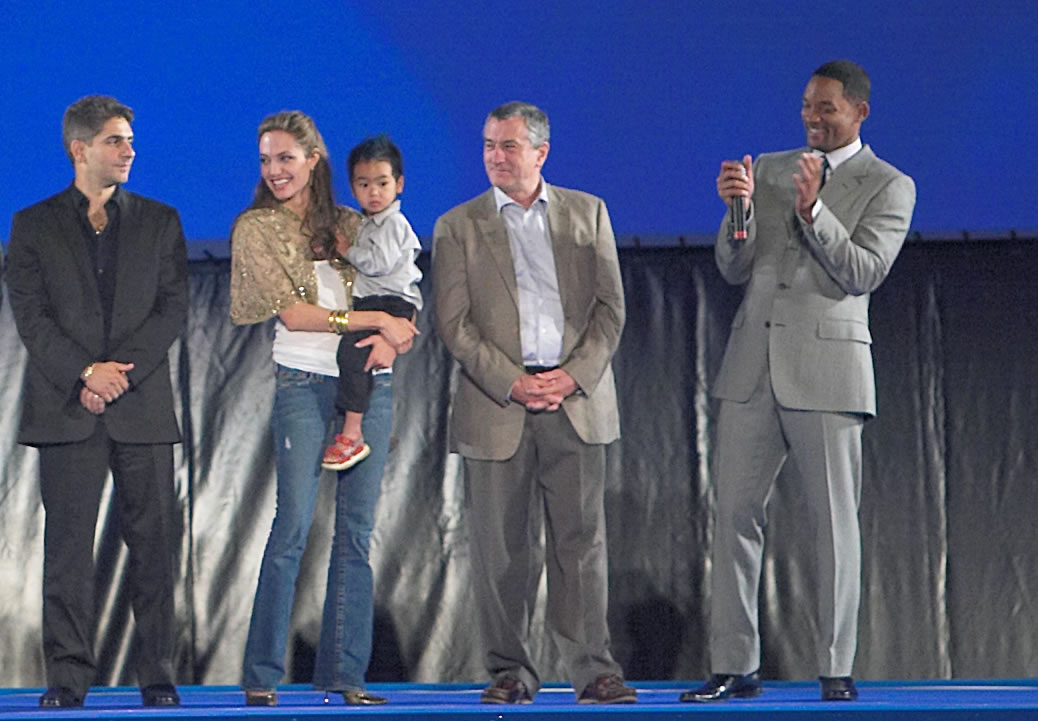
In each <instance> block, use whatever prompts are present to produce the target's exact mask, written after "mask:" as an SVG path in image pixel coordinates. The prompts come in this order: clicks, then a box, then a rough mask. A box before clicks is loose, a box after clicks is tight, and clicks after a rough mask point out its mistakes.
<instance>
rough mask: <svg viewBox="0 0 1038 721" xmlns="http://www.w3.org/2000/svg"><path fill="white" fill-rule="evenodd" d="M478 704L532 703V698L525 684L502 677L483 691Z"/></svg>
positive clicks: (509, 677)
mask: <svg viewBox="0 0 1038 721" xmlns="http://www.w3.org/2000/svg"><path fill="white" fill-rule="evenodd" d="M479 702H480V703H495V704H512V703H533V696H531V695H530V691H529V689H527V688H526V684H525V683H523V682H522V681H520V680H519V679H517V678H513V677H511V676H502V677H501V678H499V679H497V680H496V681H494V683H492V684H490V685H489V686H487V687H486V688H485V689H483V694H482V695H481V696H480V697H479Z"/></svg>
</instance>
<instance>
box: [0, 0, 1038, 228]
mask: <svg viewBox="0 0 1038 721" xmlns="http://www.w3.org/2000/svg"><path fill="white" fill-rule="evenodd" d="M5 7H6V8H8V19H9V22H7V23H5V27H4V28H3V29H2V30H0V46H2V51H0V52H2V53H3V66H4V68H5V70H4V71H3V77H4V83H5V85H6V86H7V87H6V88H5V92H3V93H2V95H0V103H2V105H3V118H4V121H5V127H6V128H7V130H8V132H7V133H6V140H7V143H6V146H7V147H6V152H5V153H4V159H5V160H6V163H5V170H6V171H7V172H6V175H7V183H6V184H5V185H6V187H5V190H4V192H3V193H2V194H0V236H2V237H3V238H6V237H7V232H8V230H9V228H10V220H11V215H12V214H13V213H14V212H15V211H16V210H18V209H19V208H22V207H24V206H26V205H29V204H31V203H33V202H36V201H38V200H40V199H42V198H44V197H46V196H48V195H51V194H53V193H55V192H57V191H59V190H60V189H61V188H63V187H64V186H65V185H66V184H67V183H68V182H69V181H70V180H71V175H72V173H71V167H70V166H69V164H68V161H67V159H66V158H65V155H64V151H63V149H62V147H61V135H60V133H61V127H60V121H61V115H62V112H63V111H64V109H65V107H66V106H67V105H68V104H69V103H70V102H72V101H74V100H75V99H77V98H78V97H81V96H83V95H86V94H89V93H105V94H111V95H114V96H116V97H117V98H119V99H120V100H122V101H123V102H125V103H127V104H128V105H130V106H132V107H133V108H134V111H135V112H136V121H135V123H134V132H135V134H136V142H135V145H136V148H137V153H138V155H137V159H136V160H135V162H134V167H133V172H132V176H131V179H130V183H129V184H128V187H129V188H130V189H132V190H134V191H136V192H139V193H143V194H145V195H149V196H152V197H156V198H158V199H160V200H163V201H164V202H167V203H170V204H172V205H174V206H176V207H177V208H178V209H179V210H180V213H181V218H182V221H183V224H184V228H185V232H186V234H187V236H188V238H189V239H190V240H191V241H192V242H193V243H196V244H197V243H202V242H204V241H225V240H226V238H227V235H228V231H229V228H230V225H231V222H232V221H233V219H234V216H235V215H236V214H237V213H238V212H239V211H240V210H241V209H242V208H244V207H245V206H246V205H247V204H248V202H249V199H250V197H251V192H252V188H253V187H254V185H255V183H256V180H257V178H258V170H257V162H256V159H257V150H256V137H255V129H256V126H257V125H258V123H259V121H260V120H261V119H262V118H263V117H264V116H265V115H267V114H268V113H270V112H274V111H277V110H281V109H288V108H299V109H302V110H304V111H306V112H307V113H309V114H310V115H312V116H313V117H314V118H315V120H316V121H317V124H318V127H319V128H320V130H321V132H322V134H323V135H324V137H325V140H326V141H327V144H328V146H329V149H330V151H331V154H332V160H333V167H334V169H335V172H336V183H337V189H338V194H339V196H340V198H341V199H342V200H343V202H352V198H351V197H350V194H349V188H348V183H347V182H346V176H345V169H344V160H345V156H346V154H347V152H348V151H349V149H350V147H352V146H353V145H354V144H355V143H356V142H358V141H359V140H360V139H362V138H363V137H364V136H366V135H370V134H373V133H377V132H386V133H388V134H389V135H391V136H392V137H393V138H394V140H395V141H396V142H397V143H398V145H400V147H401V149H402V150H403V153H404V159H405V175H406V178H407V184H406V191H405V193H404V196H403V198H402V200H403V209H404V212H405V213H406V214H407V216H408V217H409V219H410V220H411V222H412V225H414V227H415V230H416V231H417V232H418V234H419V235H420V236H422V237H423V241H424V242H425V243H426V244H428V240H429V236H430V235H431V233H432V228H433V223H434V222H435V220H436V217H437V216H438V215H440V214H441V213H443V212H445V211H446V210H448V209H449V208H451V207H452V206H454V205H456V204H458V203H460V202H462V201H464V200H467V199H468V198H470V197H472V196H474V195H476V194H478V193H480V192H482V191H483V190H485V189H486V187H487V180H486V176H485V174H484V172H483V168H482V159H481V148H480V140H481V137H480V134H481V130H482V123H483V119H484V117H485V116H486V113H487V112H488V111H489V110H490V109H491V108H493V107H494V106H496V105H498V104H500V103H502V102H504V101H507V100H513V99H522V100H528V101H531V102H534V103H536V104H537V105H539V106H541V107H542V108H543V109H544V110H545V111H546V112H547V113H548V115H549V117H550V119H551V123H552V141H551V142H552V145H551V153H550V156H549V158H548V161H547V164H546V166H545V177H546V178H547V179H548V181H549V182H552V183H555V184H558V185H564V186H570V187H578V188H580V189H583V190H587V191H589V192H592V193H595V194H597V195H600V196H602V197H603V198H605V200H606V202H607V204H608V206H609V209H610V213H611V216H612V219H613V224H614V228H615V230H616V232H617V233H618V235H621V236H624V237H628V238H629V237H630V236H633V235H637V236H639V238H641V239H642V241H643V242H646V243H654V242H673V240H674V237H675V236H678V235H684V236H688V237H689V238H690V239H691V240H693V242H695V240H696V238H700V239H702V238H705V237H707V236H709V235H711V234H712V233H713V231H714V229H715V228H716V227H717V224H718V222H719V220H720V218H721V216H722V214H723V207H722V205H721V202H720V201H719V200H718V198H717V196H716V193H715V188H714V178H715V176H716V174H717V169H718V165H719V163H720V161H721V160H722V159H724V158H735V157H741V156H742V155H743V154H744V153H750V154H752V155H756V154H758V153H761V152H766V151H771V150H781V149H785V148H791V147H797V146H799V145H801V144H802V142H803V132H802V128H801V125H800V116H799V105H800V97H801V94H802V91H803V88H804V85H805V84H806V82H807V79H808V77H809V75H810V73H811V71H812V70H813V69H814V68H815V67H817V66H818V65H820V64H821V63H822V62H824V61H826V60H830V59H833V58H839V57H847V58H851V59H854V60H856V61H857V62H860V63H861V64H862V65H863V66H864V67H865V68H866V69H867V70H868V71H869V74H870V75H871V77H872V82H873V94H872V101H871V106H872V115H871V117H870V118H869V119H868V120H867V121H866V122H865V125H864V126H863V129H862V137H863V139H864V140H865V142H867V143H870V144H871V145H872V147H873V149H874V150H875V151H876V152H877V154H878V155H880V156H881V157H883V158H884V159H886V160H888V161H890V162H892V163H893V164H895V165H897V166H898V167H899V168H901V169H902V170H904V171H905V172H907V173H909V174H910V175H912V176H913V177H914V178H915V180H916V183H917V186H918V193H919V199H918V204H917V206H916V213H915V217H914V220H913V230H915V231H918V232H920V233H921V234H923V235H924V236H926V235H933V236H956V237H957V236H959V235H961V233H962V232H963V231H968V232H969V233H970V234H971V235H985V234H991V235H998V234H1005V233H1007V232H1008V231H1013V230H1015V231H1018V232H1027V231H1032V230H1034V229H1036V228H1038V202H1036V199H1038V180H1036V174H1035V172H1034V170H1035V167H1036V166H1038V149H1036V147H1038V143H1036V137H1035V136H1036V132H1035V130H1036V122H1035V118H1036V117H1038V59H1036V58H1038V20H1036V19H1035V17H1036V15H1038V13H1036V12H1035V10H1034V9H1033V6H1031V5H1030V4H1028V3H1025V2H1022V1H1019V2H997V1H996V2H991V3H975V2H967V1H966V0H948V1H947V2H943V3H935V2H931V1H930V0H903V1H902V2H892V1H888V0H878V1H877V2H872V3H859V4H851V3H840V2H836V3H833V2H829V3H822V2H808V1H806V0H786V1H784V2H776V1H771V0H763V1H762V2H748V3H747V2H743V3H730V2H710V3H707V2H696V1H694V0H638V1H628V0H597V1H595V2H590V1H587V0H569V1H568V2H563V3H545V4H536V3H526V4H520V3H514V2H513V3H506V2H501V1H500V0H486V1H482V2H475V1H472V2H460V1H458V0H440V1H437V2H426V1H425V0H416V1H414V2H408V1H405V2H397V3H390V2H332V1H331V0H313V1H307V2H299V3H277V2H272V1H271V0H249V1H248V2H245V1H244V0H222V1H221V2H219V3H196V2H185V3H144V4H140V5H135V4H127V3H117V2H114V1H111V0H97V1H96V2H90V3H83V2H82V1H81V0H79V1H77V2H72V1H71V0H53V1H49V2H48V1H46V0H42V1H40V2H35V3H29V2H23V1H22V0H14V2H8V3H5Z"/></svg>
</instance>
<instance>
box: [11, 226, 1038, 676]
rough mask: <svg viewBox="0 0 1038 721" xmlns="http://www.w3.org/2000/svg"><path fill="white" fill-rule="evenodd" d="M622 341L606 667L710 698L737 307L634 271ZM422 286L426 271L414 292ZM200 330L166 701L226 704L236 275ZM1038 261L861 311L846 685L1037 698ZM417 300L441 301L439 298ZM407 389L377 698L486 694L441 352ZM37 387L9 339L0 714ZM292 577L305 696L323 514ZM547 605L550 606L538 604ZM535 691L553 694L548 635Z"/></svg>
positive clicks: (193, 344)
mask: <svg viewBox="0 0 1038 721" xmlns="http://www.w3.org/2000/svg"><path fill="white" fill-rule="evenodd" d="M620 259H621V264H622V268H623V276H624V283H625V288H626V291H627V299H628V321H627V328H626V330H625V331H624V335H623V339H622V342H621V346H620V350H619V352H618V353H617V356H616V359H615V369H616V374H617V381H618V384H619V390H620V403H621V411H622V417H623V434H624V435H623V438H622V440H620V441H619V442H617V443H615V444H613V445H612V446H611V447H610V448H609V456H608V458H609V463H608V476H609V477H608V485H607V497H606V504H607V513H608V518H609V528H608V541H609V553H610V574H611V576H610V604H611V606H610V624H611V628H612V633H613V645H614V649H615V652H616V655H617V657H618V659H619V660H620V661H621V663H622V664H623V665H624V667H625V669H626V671H627V675H628V677H629V678H631V679H635V680H648V679H698V678H702V677H704V676H706V675H707V674H708V672H709V670H710V664H709V658H708V655H707V646H706V629H707V623H708V619H707V611H706V609H707V599H708V598H709V595H710V583H709V570H710V560H709V558H710V545H711V541H712V523H711V514H712V507H713V502H714V487H713V479H712V476H711V472H710V461H711V454H712V448H713V437H714V420H715V416H714V414H715V411H716V407H715V405H714V404H713V403H712V402H711V401H710V399H709V396H708V394H707V388H708V385H709V383H710V381H711V380H712V378H713V376H714V374H715V372H716V370H717V367H718V364H719V362H720V357H721V353H722V351H723V348H724V342H725V339H726V337H727V328H728V324H729V322H730V320H731V318H732V315H733V314H734V312H735V308H736V306H737V304H738V302H739V298H740V290H739V289H738V288H731V287H729V286H727V285H726V284H725V283H724V282H723V281H722V279H721V278H720V276H719V274H718V273H717V271H716V269H715V267H714V265H713V258H712V250H711V249H710V248H701V247H697V248H669V249H652V250H638V249H623V250H621V255H620ZM427 261H428V258H423V262H425V263H426V267H427ZM191 271H192V272H191V277H190V283H191V312H190V317H189V322H188V328H187V331H186V334H185V336H184V338H183V339H182V340H181V341H180V342H178V343H177V344H176V345H175V346H174V348H173V349H172V351H171V353H172V358H173V360H174V364H173V373H174V380H175V388H176V392H177V393H179V401H180V408H179V413H180V418H181V421H182V425H183V429H184V435H185V438H186V442H185V443H184V444H183V445H181V446H178V450H177V453H176V460H177V476H176V478H177V491H178V497H179V499H180V512H181V514H182V520H183V529H184V533H183V537H182V542H181V543H180V545H179V569H180V579H179V582H178V586H177V612H178V618H179V625H178V669H179V670H178V680H179V681H180V682H183V683H196V684H236V683H237V682H238V680H239V674H240V662H241V655H242V648H243V645H244V642H245V635H246V630H247V628H248V622H249V612H250V608H251V605H252V595H253V592H254V590H255V586H256V579H257V574H258V569H259V560H260V555H261V553H262V549H263V545H264V542H265V540H266V535H267V532H268V530H269V526H270V521H271V518H272V515H273V512H274V472H273V456H272V449H271V441H270V436H269V430H268V426H269V415H270V410H271V400H272V392H273V376H272V369H271V360H270V343H271V337H272V328H273V326H272V324H270V323H268V324H264V325H260V326H252V327H247V328H236V327H234V326H232V325H231V323H230V321H229V320H228V317H227V309H228V285H229V278H228V264H227V262H226V261H206V262H201V263H195V264H193V265H192V269H191ZM1035 278H1038V245H1035V243H1034V242H1031V241H1019V240H1011V239H1010V240H1005V241H1001V242H990V243H988V242H972V243H964V242H947V243H910V244H909V245H908V246H906V248H905V250H904V251H903V253H902V255H901V258H900V259H899V260H898V262H897V264H896V265H895V266H894V269H893V272H892V273H891V275H890V278H889V279H888V280H887V282H886V283H885V284H884V285H883V287H881V288H880V289H879V291H878V292H877V293H876V294H875V296H874V298H873V305H872V329H873V335H874V339H875V344H874V353H875V359H876V374H877V376H878V382H879V417H878V418H877V419H876V420H873V421H870V422H869V423H868V424H867V425H866V428H865V482H864V493H863V503H862V509H861V519H862V529H863V538H864V594H863V599H862V608H861V628H860V634H859V638H860V641H859V652H858V658H857V665H856V668H855V674H856V675H857V676H860V677H862V678H868V679H888V678H894V679H919V678H949V677H965V678H981V677H1022V676H1036V675H1038V639H1036V636H1038V562H1036V560H1035V552H1036V551H1038V524H1036V523H1035V518H1036V512H1038V502H1036V500H1035V496H1036V490H1038V458H1036V451H1035V448H1036V445H1038V444H1036V442H1035V436H1036V432H1035V425H1036V421H1038V384H1036V382H1035V369H1036V365H1038V363H1036V356H1038V323H1036V321H1035V315H1036V311H1038V291H1036V287H1035V283H1034V279H1035ZM433 280H434V279H429V278H427V280H426V282H425V286H424V291H425V293H426V297H427V298H429V297H431V291H432V286H431V282H432V281H433ZM431 312H432V311H431V308H430V310H428V311H426V312H425V313H423V315H422V317H421V319H420V323H419V325H420V327H421V329H422V335H421V336H420V337H419V341H418V343H417V344H416V345H415V348H414V350H413V351H412V352H411V353H410V354H409V355H407V356H406V357H403V358H401V359H400V360H399V361H398V364H397V368H396V374H395V381H394V387H395V393H396V396H395V411H396V418H395V430H394V435H395V439H396V441H395V446H394V450H393V452H392V454H391V456H390V461H389V465H388V466H387V469H386V474H385V478H384V481H383V494H382V499H381V501H380V505H379V509H378V521H377V528H376V531H375V535H374V538H373V548H372V560H373V563H374V566H375V580H376V605H377V613H376V639H375V656H374V659H373V661H372V665H371V669H370V673H369V678H370V680H372V681H391V680H402V681H420V682H432V681H480V680H482V679H483V678H484V675H483V670H482V663H481V654H480V644H479V640H478V638H477V634H476V630H475V628H474V626H473V623H472V619H473V618H474V610H473V607H472V599H471V597H470V595H469V585H470V583H469V581H470V579H469V576H470V573H471V568H470V563H469V554H468V545H467V532H466V517H465V510H464V504H463V496H462V484H461V477H460V474H461V465H460V463H459V460H458V459H457V458H456V457H453V456H449V455H448V454H447V452H446V448H447V440H446V430H447V417H448V399H449V397H450V389H451V385H452V372H453V371H452V364H451V360H450V358H449V356H448V355H447V353H446V352H445V350H444V348H443V346H442V344H441V343H440V342H439V341H438V340H437V338H436V335H435V332H434V331H433V323H432V320H431V317H430V313H431ZM25 363H26V357H25V352H24V350H23V349H22V347H21V344H20V342H19V340H18V338H17V334H16V332H15V329H14V324H13V322H12V319H11V314H10V309H9V308H8V307H7V305H6V303H5V305H4V308H3V309H2V311H0V374H2V376H0V377H2V378H3V381H2V386H0V404H2V406H0V407H3V408H4V412H3V414H2V417H0V453H2V454H3V459H4V462H3V468H2V471H0V472H2V475H0V686H6V687H23V686H41V685H43V684H44V681H45V680H44V674H43V664H42V655H41V651H40V620H41V619H40V615H41V611H40V605H41V599H40V583H41V574H42V544H43V537H42V529H43V512H42V508H41V506H40V500H39V490H38V483H37V480H36V464H37V457H36V452H35V451H34V450H31V449H27V448H24V447H21V446H18V445H16V444H15V441H14V439H15V434H16V425H17V418H18V413H19V410H20V401H19V389H20V387H21V378H22V374H23V371H24V366H25ZM796 480H797V479H796V473H795V469H794V468H792V467H789V468H787V469H786V470H785V471H784V472H783V475H782V477H781V478H780V479H779V482H778V485H777V487H776V490H775V493H774V495H773V500H772V503H771V508H770V514H769V521H770V525H769V535H768V544H767V559H766V563H765V572H764V578H763V583H762V588H761V594H762V597H763V603H762V627H763V635H764V668H763V673H764V675H765V676H766V677H767V678H782V679H798V678H812V677H814V676H815V674H816V669H815V668H814V665H813V658H814V652H813V645H812V644H813V638H814V628H813V623H814V622H813V614H812V612H811V608H812V603H813V600H812V599H813V587H814V584H815V571H814V568H813V567H812V563H811V562H810V558H809V557H808V555H807V554H805V553H803V551H804V550H805V545H806V540H805V538H806V537H805V535H804V533H803V525H802V524H801V523H800V518H799V516H800V512H801V511H800V509H801V508H802V505H803V498H802V496H801V491H800V489H799V488H798V486H797V483H796ZM335 482H336V481H335V479H334V478H332V476H331V475H329V476H328V477H327V478H326V479H325V480H324V487H323V489H322V493H323V494H325V495H324V499H325V500H326V501H327V502H322V503H319V506H318V507H319V509H320V510H319V512H318V515H317V518H316V519H315V522H314V527H313V531H312V533H311V536H310V544H309V547H308V550H307V554H306V557H305V558H304V562H303V572H302V574H301V576H300V579H299V584H298V594H297V601H296V608H295V616H294V622H293V631H292V639H291V643H290V659H289V664H290V665H289V668H290V669H291V672H290V678H288V679H286V681H298V682H303V681H307V680H308V679H309V675H310V672H311V669H312V662H313V653H314V646H315V643H316V638H317V632H318V624H319V619H320V610H321V606H320V604H321V602H322V596H323V586H324V584H323V579H324V571H325V568H326V563H327V556H328V552H329V544H330V534H331V529H330V518H329V511H330V510H331V508H332V503H331V499H332V491H333V484H334V483H335ZM103 509H104V510H103V512H102V515H101V518H100V519H99V521H98V530H99V533H98V540H97V544H96V556H97V560H98V568H99V574H98V575H99V578H98V589H97V604H98V608H99V617H100V621H99V628H98V648H99V654H100V661H101V672H100V675H99V678H98V680H97V682H98V683H100V684H132V683H134V682H135V679H134V677H133V674H132V668H133V654H134V652H133V648H132V644H131V629H132V614H131V613H130V612H129V610H128V609H129V599H128V597H127V589H126V587H125V565H126V552H125V549H124V547H123V546H122V544H121V542H120V541H119V540H118V539H119V536H118V519H117V518H116V517H115V514H114V513H113V511H112V506H111V505H110V504H109V503H107V501H106V502H105V504H104V506H103ZM544 590H545V589H544V586H543V582H542V588H541V594H542V600H543V594H544ZM535 623H536V626H537V632H536V633H535V634H534V639H535V642H534V645H535V648H536V653H537V655H538V657H539V658H540V659H541V661H542V662H543V666H544V669H545V671H544V675H545V677H546V678H548V679H554V680H564V674H563V671H562V669H561V667H560V665H559V662H558V654H557V653H556V651H555V649H554V647H553V646H552V644H551V642H550V641H549V640H548V638H547V636H546V634H544V633H542V632H541V631H542V629H543V605H542V606H541V610H539V611H538V614H537V616H536V620H535Z"/></svg>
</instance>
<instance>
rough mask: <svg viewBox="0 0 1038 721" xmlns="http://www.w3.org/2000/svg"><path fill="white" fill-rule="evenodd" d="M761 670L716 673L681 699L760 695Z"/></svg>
mask: <svg viewBox="0 0 1038 721" xmlns="http://www.w3.org/2000/svg"><path fill="white" fill-rule="evenodd" d="M760 690H761V689H760V672H759V671H754V672H752V673H747V674H732V673H715V674H714V675H713V676H711V677H710V680H709V681H707V682H706V683H705V684H703V685H702V686H700V687H699V688H697V689H694V690H692V691H686V692H685V693H683V694H681V699H680V700H681V701H683V702H685V703H688V702H689V701H698V702H709V701H726V700H727V699H730V698H753V697H754V696H760Z"/></svg>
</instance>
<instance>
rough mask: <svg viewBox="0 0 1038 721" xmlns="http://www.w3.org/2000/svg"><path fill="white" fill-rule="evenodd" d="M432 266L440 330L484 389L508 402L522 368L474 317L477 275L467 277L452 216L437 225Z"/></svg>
mask: <svg viewBox="0 0 1038 721" xmlns="http://www.w3.org/2000/svg"><path fill="white" fill-rule="evenodd" d="M432 271H433V272H432V275H433V293H434V297H435V301H436V332H437V334H438V335H439V336H440V339H441V340H442V341H443V342H444V344H445V345H446V346H447V349H448V350H449V351H450V352H451V355H453V356H454V358H455V359H457V361H458V363H460V364H461V367H462V369H463V370H464V371H465V373H466V374H467V375H468V376H469V378H471V379H472V381H473V382H474V383H475V384H476V385H477V386H479V388H480V390H482V391H483V392H484V393H486V394H487V396H489V397H490V398H492V399H493V400H494V402H496V403H498V404H499V405H501V406H507V405H508V404H509V394H510V393H511V391H512V384H513V383H514V382H515V379H516V378H518V377H519V376H520V375H522V373H523V369H522V367H520V366H519V365H518V364H516V363H515V362H513V361H512V360H511V359H510V358H509V357H508V354H506V353H505V352H504V351H503V350H502V349H501V348H499V347H498V346H496V345H495V344H493V343H491V342H490V341H489V340H487V339H486V338H484V337H483V334H482V333H481V332H480V329H479V327H478V325H477V324H476V322H475V321H474V319H473V317H472V304H473V299H472V297H471V295H470V285H474V284H476V283H477V282H478V279H471V280H470V279H469V277H468V273H469V262H468V258H467V257H466V249H465V241H464V239H463V238H462V237H461V236H460V234H459V233H458V231H457V229H456V228H455V227H454V226H453V222H452V220H451V219H450V218H449V216H444V217H441V218H440V219H439V220H437V221H436V226H435V227H434V228H433V254H432Z"/></svg>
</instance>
